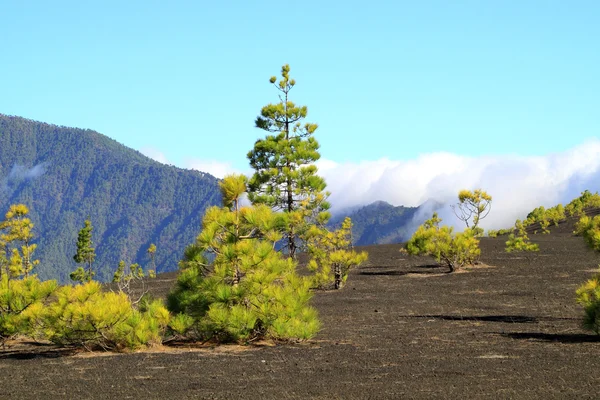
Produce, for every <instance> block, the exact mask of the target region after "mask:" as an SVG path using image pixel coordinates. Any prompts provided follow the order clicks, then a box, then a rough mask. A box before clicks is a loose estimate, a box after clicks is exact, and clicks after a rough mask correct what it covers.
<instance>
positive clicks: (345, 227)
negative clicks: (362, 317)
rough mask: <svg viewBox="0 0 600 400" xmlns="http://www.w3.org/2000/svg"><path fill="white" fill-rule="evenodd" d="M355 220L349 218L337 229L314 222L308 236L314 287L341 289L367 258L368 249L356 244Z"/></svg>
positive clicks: (309, 265)
mask: <svg viewBox="0 0 600 400" xmlns="http://www.w3.org/2000/svg"><path fill="white" fill-rule="evenodd" d="M351 236H352V221H351V220H350V218H346V219H345V220H344V222H343V223H342V226H341V228H340V229H338V230H337V231H333V232H331V231H329V230H327V229H325V228H320V227H318V226H316V225H312V226H311V227H310V228H309V230H308V232H307V233H306V237H307V244H306V247H307V253H308V254H309V255H310V257H311V258H310V260H309V262H308V269H309V270H310V271H313V272H314V275H313V277H312V278H313V284H312V285H313V287H317V288H321V289H323V288H329V287H332V286H333V287H334V288H335V289H341V288H342V287H343V286H344V284H345V283H346V280H347V279H348V272H350V270H351V269H352V268H355V267H357V266H358V265H360V264H362V263H363V262H365V261H366V260H367V258H368V256H367V253H366V252H364V251H363V252H360V253H358V252H356V251H354V250H352V249H351V247H352V241H351Z"/></svg>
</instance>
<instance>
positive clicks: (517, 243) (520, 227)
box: [505, 220, 540, 253]
mask: <svg viewBox="0 0 600 400" xmlns="http://www.w3.org/2000/svg"><path fill="white" fill-rule="evenodd" d="M515 229H516V230H517V234H516V235H515V234H514V233H511V234H510V235H509V236H508V240H507V241H506V248H505V250H506V252H507V253H511V252H513V251H539V249H540V248H539V246H538V245H537V244H536V243H531V241H530V240H529V236H528V235H527V231H525V224H524V223H523V222H521V220H517V222H515Z"/></svg>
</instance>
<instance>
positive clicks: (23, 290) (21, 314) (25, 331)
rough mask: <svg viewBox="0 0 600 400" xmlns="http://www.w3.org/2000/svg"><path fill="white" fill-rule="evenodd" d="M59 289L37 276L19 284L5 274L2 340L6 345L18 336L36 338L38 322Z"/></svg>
mask: <svg viewBox="0 0 600 400" xmlns="http://www.w3.org/2000/svg"><path fill="white" fill-rule="evenodd" d="M56 287H57V283H56V281H45V282H41V281H40V280H39V279H38V278H37V277H36V276H35V275H30V276H29V277H27V278H24V279H20V280H18V279H9V276H8V275H7V274H3V275H2V279H1V280H0V340H1V341H2V342H4V341H6V340H7V339H10V338H11V337H14V336H16V335H28V336H35V325H36V324H35V322H36V321H37V320H38V319H39V318H40V316H41V314H42V312H43V308H44V302H45V301H46V299H48V297H49V296H50V295H52V293H54V291H55V290H56Z"/></svg>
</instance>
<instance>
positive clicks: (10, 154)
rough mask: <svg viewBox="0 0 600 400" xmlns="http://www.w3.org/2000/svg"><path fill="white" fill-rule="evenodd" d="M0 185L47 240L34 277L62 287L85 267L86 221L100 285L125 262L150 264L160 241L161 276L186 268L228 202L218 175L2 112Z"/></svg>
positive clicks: (3, 197) (7, 200) (2, 199)
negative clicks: (206, 219)
mask: <svg viewBox="0 0 600 400" xmlns="http://www.w3.org/2000/svg"><path fill="white" fill-rule="evenodd" d="M0 181H2V189H3V190H0V204H4V205H8V204H15V203H22V204H25V205H27V206H28V207H29V208H30V210H31V211H30V215H29V218H30V219H31V221H32V222H33V223H34V224H35V228H36V236H37V237H39V238H41V239H40V240H39V241H36V243H37V244H38V249H36V251H35V256H36V259H39V260H40V264H39V265H38V266H37V267H36V268H35V269H34V270H33V271H34V272H35V273H36V274H37V275H38V277H39V278H40V279H41V280H46V279H57V280H58V281H59V282H62V283H65V282H69V281H70V279H69V274H70V272H71V271H73V270H74V269H75V268H76V264H75V262H74V261H73V258H72V256H73V254H74V253H75V246H74V244H75V243H76V240H77V233H78V231H79V230H80V229H81V227H82V226H83V221H84V220H85V219H86V218H88V217H89V218H90V219H91V220H92V221H93V225H94V231H93V234H94V245H95V247H96V260H95V261H94V264H93V266H94V271H95V272H96V275H95V277H94V279H97V280H100V281H103V282H109V281H110V280H111V279H112V276H113V273H114V271H115V268H116V266H117V264H118V263H119V260H121V259H123V260H128V261H130V262H132V263H138V264H142V265H146V263H147V261H146V257H147V255H146V253H145V251H146V249H147V248H148V245H149V244H150V243H151V242H153V243H155V244H156V245H157V246H158V248H159V249H160V252H159V253H157V254H156V259H155V266H152V267H151V268H152V269H155V270H157V271H158V272H165V271H169V270H174V269H176V267H177V262H178V261H179V260H180V259H181V254H182V253H183V250H184V248H185V245H186V244H188V243H191V242H192V241H193V240H194V238H195V237H196V234H197V227H198V226H199V225H200V222H201V218H202V214H203V213H204V211H205V210H206V208H207V207H209V206H211V205H215V204H220V194H219V191H218V186H217V184H218V180H217V179H216V178H214V177H213V176H210V175H208V174H204V173H200V172H198V171H192V170H185V169H180V168H176V167H174V166H169V165H163V164H160V163H158V162H156V161H154V160H151V159H149V158H147V157H145V156H143V155H142V154H141V153H139V152H138V151H135V150H133V149H129V148H127V147H125V146H123V145H121V144H119V143H117V142H116V141H114V140H112V139H110V138H109V137H107V136H104V135H101V134H99V133H97V132H94V131H91V130H83V129H75V128H67V127H61V126H56V125H50V124H44V123H40V122H35V121H31V120H27V119H24V118H19V117H10V116H6V115H1V114H0ZM0 211H1V212H2V213H4V212H5V210H0ZM0 219H1V217H0ZM80 224H81V226H80Z"/></svg>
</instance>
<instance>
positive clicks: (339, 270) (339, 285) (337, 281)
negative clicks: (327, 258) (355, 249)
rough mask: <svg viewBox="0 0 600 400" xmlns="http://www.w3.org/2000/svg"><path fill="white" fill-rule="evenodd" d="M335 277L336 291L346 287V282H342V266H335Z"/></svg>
mask: <svg viewBox="0 0 600 400" xmlns="http://www.w3.org/2000/svg"><path fill="white" fill-rule="evenodd" d="M333 276H334V281H333V285H334V287H335V289H336V290H337V289H341V288H342V286H343V285H344V282H343V280H342V266H341V265H339V264H335V265H334V266H333Z"/></svg>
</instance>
